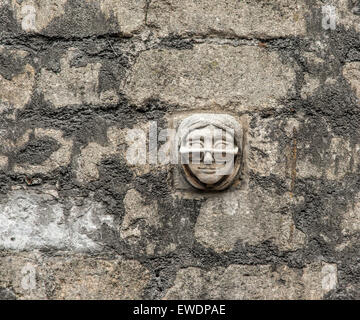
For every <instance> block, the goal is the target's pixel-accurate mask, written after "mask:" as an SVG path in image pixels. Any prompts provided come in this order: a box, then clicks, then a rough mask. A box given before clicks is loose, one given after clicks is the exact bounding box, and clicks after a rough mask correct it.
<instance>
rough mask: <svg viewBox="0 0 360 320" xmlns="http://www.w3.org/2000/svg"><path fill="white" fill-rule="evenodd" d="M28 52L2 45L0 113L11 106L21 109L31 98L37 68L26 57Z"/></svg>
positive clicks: (0, 51) (0, 47)
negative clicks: (25, 61) (25, 60)
mask: <svg viewBox="0 0 360 320" xmlns="http://www.w3.org/2000/svg"><path fill="white" fill-rule="evenodd" d="M26 56H27V52H26V51H23V50H15V49H14V50H9V49H6V48H5V47H3V46H0V61H1V68H0V87H1V91H0V113H1V112H3V111H6V110H9V109H10V110H11V108H15V109H21V108H23V107H24V106H25V105H26V104H27V103H28V102H29V100H30V97H31V94H32V91H33V87H34V82H35V70H34V68H33V67H32V66H31V65H30V64H28V63H26V64H24V59H25V58H26Z"/></svg>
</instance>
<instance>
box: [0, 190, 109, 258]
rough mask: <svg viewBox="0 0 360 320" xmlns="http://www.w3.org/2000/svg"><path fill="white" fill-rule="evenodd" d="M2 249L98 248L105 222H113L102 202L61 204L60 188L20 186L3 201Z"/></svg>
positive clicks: (0, 229)
mask: <svg viewBox="0 0 360 320" xmlns="http://www.w3.org/2000/svg"><path fill="white" fill-rule="evenodd" d="M0 212H1V216H0V221H1V227H0V231H1V232H0V243H1V244H0V246H1V249H13V250H30V249H48V250H49V249H57V250H74V251H98V250H100V249H101V248H102V246H101V244H100V243H98V241H99V240H100V239H101V237H102V236H101V226H102V224H107V225H113V219H112V218H111V217H110V216H107V215H105V214H104V209H103V208H102V207H101V206H100V205H99V204H98V203H92V202H90V201H85V202H84V203H83V204H82V205H80V206H79V205H76V204H71V203H69V204H67V205H66V206H64V205H61V204H60V203H58V201H57V195H56V191H55V194H54V192H50V191H49V192H39V193H37V192H34V191H29V190H28V191H24V190H17V191H14V192H12V193H11V194H9V196H8V198H7V199H2V201H1V203H0Z"/></svg>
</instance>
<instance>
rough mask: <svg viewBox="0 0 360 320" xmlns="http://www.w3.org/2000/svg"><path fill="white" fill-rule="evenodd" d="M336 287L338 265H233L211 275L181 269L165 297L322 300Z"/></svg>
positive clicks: (193, 269) (216, 269) (195, 270)
mask: <svg viewBox="0 0 360 320" xmlns="http://www.w3.org/2000/svg"><path fill="white" fill-rule="evenodd" d="M334 273H335V275H334ZM335 287H336V266H335V267H334V266H332V265H329V264H323V265H322V264H312V265H308V266H306V267H305V268H304V269H303V270H298V269H292V268H289V267H287V266H282V265H279V266H275V267H272V266H269V265H259V266H243V265H230V266H229V267H227V268H224V267H218V268H215V269H213V270H210V271H208V272H207V271H204V270H202V269H199V268H187V269H182V270H180V271H179V272H178V274H177V276H176V280H175V284H174V286H173V287H172V288H170V289H169V291H168V292H167V294H166V296H165V298H166V299H194V300H196V299H246V300H248V299H255V300H258V299H268V300H272V299H274V300H299V299H321V298H323V296H324V295H325V294H326V293H327V292H329V291H330V290H332V289H334V288H335Z"/></svg>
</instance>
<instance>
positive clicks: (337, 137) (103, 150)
mask: <svg viewBox="0 0 360 320" xmlns="http://www.w3.org/2000/svg"><path fill="white" fill-rule="evenodd" d="M324 5H332V6H334V8H335V9H336V12H335V14H336V27H335V30H331V29H326V28H324V26H323V22H324V14H323V6H324ZM357 6H359V4H358V3H357V2H356V1H350V0H339V1H335V0H331V1H315V0H300V1H290V0H278V1H275V0H266V1H265V0H264V1H256V0H241V1H236V0H218V1H210V0H197V1H190V0H183V1H175V0H166V1H165V0H151V1H150V0H86V1H84V0H66V1H65V0H59V1H53V0H49V1H44V0H0V249H2V251H1V252H0V299H15V298H16V299H30V298H41V299H87V298H89V299H141V298H144V299H164V298H167V299H170V298H179V299H184V298H193V299H204V298H208V299H213V298H214V299H215V298H219V299H246V298H247V299H265V298H266V299H360V281H359V277H358V274H359V267H358V253H359V250H360V245H359V230H360V226H359V219H360V217H359V203H360V198H359V190H360V182H359V172H360V143H359V141H360V113H359V98H360V93H359V92H360V90H359V88H360V71H359V70H360V65H359V61H360V53H359V48H360V40H359V37H358V32H357V31H359V30H360V27H359V26H360V20H359V19H360V18H359V14H360V9H359V8H357ZM325 22H326V21H325ZM194 113H198V114H199V113H212V114H214V113H215V114H217V113H226V114H230V115H234V116H236V117H237V118H239V119H240V120H243V119H245V118H246V121H245V120H244V124H245V123H246V126H244V128H245V131H247V133H246V135H244V145H245V146H246V148H245V149H244V151H245V152H244V158H245V159H244V167H243V168H241V170H242V171H241V175H240V176H241V179H239V181H236V183H235V185H234V186H232V189H230V190H224V191H222V192H215V193H214V192H205V193H204V192H200V191H199V192H197V191H194V190H189V189H186V190H185V189H184V188H181V181H180V180H181V179H179V175H177V173H179V171H178V170H177V169H178V168H176V167H175V165H173V164H164V163H163V162H159V163H157V164H155V163H149V159H150V154H149V128H150V127H152V128H154V127H153V125H154V123H156V124H157V132H158V133H159V134H160V133H162V134H163V133H164V132H163V131H162V129H169V128H171V124H174V123H175V122H176V121H177V120H176V119H182V118H185V117H188V116H190V115H192V114H194ZM139 132H141V134H140V135H138V136H137V142H138V144H137V142H136V143H135V142H134V141H133V139H132V137H131V134H135V133H136V134H138V133H139ZM162 138H163V136H162ZM170 146H172V143H171V142H169V141H167V142H165V141H163V140H162V139H161V138H160V136H159V140H158V143H157V147H158V148H162V150H165V149H166V148H167V147H170ZM138 147H139V148H138ZM167 150H168V152H169V154H170V151H169V150H170V149H167ZM151 156H152V157H151V158H152V159H154V157H153V154H152V155H151ZM160 158H161V157H160ZM160 158H159V160H160ZM163 158H164V157H163ZM163 158H161V159H163ZM185 182H186V181H185ZM39 252H41V253H39ZM124 259H125V260H124ZM34 279H35V280H36V283H35V286H33V285H34V281H33V280H34Z"/></svg>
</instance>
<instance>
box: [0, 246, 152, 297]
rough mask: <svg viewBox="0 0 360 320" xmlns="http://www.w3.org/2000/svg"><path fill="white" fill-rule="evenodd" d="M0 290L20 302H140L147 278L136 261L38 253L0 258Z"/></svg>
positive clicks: (146, 273)
mask: <svg viewBox="0 0 360 320" xmlns="http://www.w3.org/2000/svg"><path fill="white" fill-rule="evenodd" d="M0 266H1V267H0V275H1V277H0V287H2V288H9V289H8V290H11V292H12V293H13V295H14V296H15V297H16V298H17V299H20V300H27V299H46V300H47V299H56V300H63V299H66V300H108V299H117V300H129V299H141V298H142V295H143V291H144V289H145V286H146V285H147V283H148V281H149V278H150V275H149V272H148V270H146V268H144V267H143V266H142V265H141V264H140V263H139V262H138V261H135V260H122V259H109V258H106V257H99V258H93V257H87V256H85V255H75V254H70V255H69V254H68V255H65V254H62V255H57V256H56V257H51V256H50V257H49V256H46V255H43V254H40V253H39V252H33V253H19V254H15V255H11V254H8V253H6V252H5V253H2V254H1V256H0Z"/></svg>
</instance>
